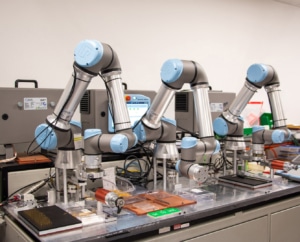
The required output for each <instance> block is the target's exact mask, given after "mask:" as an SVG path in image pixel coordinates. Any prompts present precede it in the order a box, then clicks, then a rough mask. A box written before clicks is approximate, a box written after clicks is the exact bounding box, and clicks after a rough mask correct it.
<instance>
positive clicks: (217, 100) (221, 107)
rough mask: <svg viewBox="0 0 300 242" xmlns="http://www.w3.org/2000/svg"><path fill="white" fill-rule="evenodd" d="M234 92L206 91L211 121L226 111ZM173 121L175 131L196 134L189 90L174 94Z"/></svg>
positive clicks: (191, 97) (193, 110) (194, 114)
mask: <svg viewBox="0 0 300 242" xmlns="http://www.w3.org/2000/svg"><path fill="white" fill-rule="evenodd" d="M235 96H236V95H235V93H234V92H223V91H217V90H208V99H209V105H210V112H211V118H212V120H215V119H216V118H217V117H219V116H220V115H221V114H222V112H224V111H225V110H227V109H228V107H229V106H230V104H231V103H232V102H233V100H234V99H235ZM175 120H176V125H177V130H178V131H182V132H185V133H198V132H199V131H198V124H197V117H196V110H195V105H194V100H193V92H192V91H191V90H183V91H178V92H176V93H175Z"/></svg>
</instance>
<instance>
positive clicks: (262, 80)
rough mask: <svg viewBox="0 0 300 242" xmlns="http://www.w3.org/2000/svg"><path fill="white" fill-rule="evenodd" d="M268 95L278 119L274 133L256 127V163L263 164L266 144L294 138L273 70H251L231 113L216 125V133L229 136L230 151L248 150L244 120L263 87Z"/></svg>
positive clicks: (265, 67)
mask: <svg viewBox="0 0 300 242" xmlns="http://www.w3.org/2000/svg"><path fill="white" fill-rule="evenodd" d="M263 86H264V87H265V90H266V91H267V94H268V98H269V103H270V107H271V111H272V114H273V118H274V130H264V128H263V127H260V126H259V127H253V136H252V138H253V159H254V160H261V158H262V156H263V153H264V144H265V143H266V142H273V143H282V142H283V141H284V140H288V139H289V138H290V135H291V134H290V131H289V130H288V129H287V128H286V124H285V120H286V119H285V117H284V114H283V108H282V105H281V99H280V95H279V91H280V90H279V79H278V76H277V74H276V72H275V70H274V68H273V67H272V66H269V65H265V64H253V65H251V66H250V67H249V68H248V70H247V77H246V81H245V84H244V86H243V88H242V89H241V91H240V92H239V94H238V96H237V97H236V99H235V100H234V102H233V103H232V104H231V105H230V107H229V109H228V110H227V111H225V112H224V113H223V114H222V115H221V116H220V117H219V118H217V119H215V120H214V122H213V127H214V131H215V133H216V134H217V135H219V136H226V148H227V149H229V150H230V149H232V150H244V149H245V146H244V138H243V125H244V121H243V119H242V117H241V116H240V114H241V112H242V111H243V110H244V108H245V107H246V105H247V103H248V102H249V100H250V99H251V98H252V96H253V95H254V93H255V92H256V91H257V90H258V89H260V88H261V87H263Z"/></svg>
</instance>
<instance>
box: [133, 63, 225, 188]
mask: <svg viewBox="0 0 300 242" xmlns="http://www.w3.org/2000/svg"><path fill="white" fill-rule="evenodd" d="M160 75H161V79H162V85H161V87H160V89H159V91H158V92H157V95H156V97H155V99H154V101H153V102H152V104H151V106H150V108H149V110H148V111H147V113H146V115H145V116H144V117H143V118H142V119H141V122H140V123H139V124H138V125H137V126H136V128H135V129H134V131H135V132H136V134H137V136H138V137H139V140H140V141H148V140H156V147H155V152H154V188H156V166H157V160H160V161H162V163H163V170H164V185H163V187H164V190H166V184H167V163H168V166H169V167H173V168H174V167H175V168H176V170H177V172H179V173H180V174H181V175H183V176H186V177H189V178H191V179H194V180H197V181H199V182H204V181H205V180H206V179H207V177H208V168H207V167H203V166H200V165H198V164H196V163H195V161H196V153H197V154H198V155H199V153H200V155H204V154H205V155H209V154H213V153H214V152H217V151H218V150H219V147H220V146H219V143H218V141H217V140H215V138H214V133H213V130H212V121H211V114H210V106H209V101H208V89H209V85H208V81H207V77H206V74H205V72H204V70H203V69H202V67H201V66H200V65H199V64H198V63H196V62H194V61H187V60H179V59H170V60H167V61H166V62H165V63H164V64H163V66H162V67H161V73H160ZM185 83H187V84H190V87H191V89H192V91H193V95H194V103H195V107H196V115H197V120H198V130H199V138H200V139H199V140H197V139H196V138H193V137H185V138H183V139H182V145H181V159H180V160H179V155H178V151H177V147H176V122H175V121H174V120H170V119H166V118H164V117H163V115H164V113H165V111H166V109H167V107H168V106H169V104H170V102H171V100H172V98H173V96H174V95H175V93H176V91H178V90H180V89H181V88H182V86H183V85H184V84H185ZM169 174H171V176H173V175H174V174H172V173H169Z"/></svg>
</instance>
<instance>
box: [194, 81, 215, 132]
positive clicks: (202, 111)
mask: <svg viewBox="0 0 300 242" xmlns="http://www.w3.org/2000/svg"><path fill="white" fill-rule="evenodd" d="M192 89H193V94H194V104H195V112H196V117H197V125H198V130H199V136H200V137H211V136H214V132H213V128H212V118H211V111H210V105H209V97H208V89H209V87H208V85H207V84H205V85H197V86H195V87H192Z"/></svg>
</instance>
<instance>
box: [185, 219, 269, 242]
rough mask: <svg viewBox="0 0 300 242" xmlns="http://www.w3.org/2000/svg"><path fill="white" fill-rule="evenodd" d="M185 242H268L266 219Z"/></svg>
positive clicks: (252, 221) (255, 220)
mask: <svg viewBox="0 0 300 242" xmlns="http://www.w3.org/2000/svg"><path fill="white" fill-rule="evenodd" d="M186 241H191V242H192V241H193V242H195V241H201V242H211V241H214V242H216V241H231V242H235V241H236V242H238V241H243V242H254V241H255V242H267V241H268V217H267V216H265V217H262V218H258V219H254V220H251V221H248V222H245V223H241V224H238V225H235V226H232V227H228V228H225V229H221V230H219V231H216V232H212V233H209V234H205V235H202V236H198V237H195V238H193V239H189V240H186Z"/></svg>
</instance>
